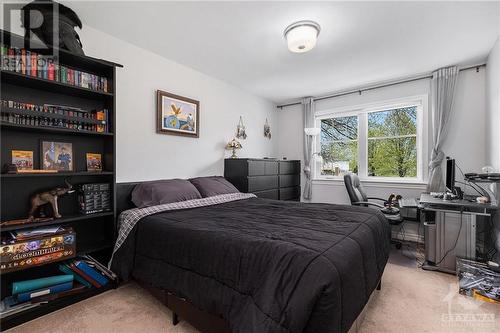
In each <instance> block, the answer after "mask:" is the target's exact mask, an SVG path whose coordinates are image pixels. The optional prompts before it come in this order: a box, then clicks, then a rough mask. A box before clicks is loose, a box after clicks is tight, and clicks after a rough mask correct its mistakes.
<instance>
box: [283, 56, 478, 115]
mask: <svg viewBox="0 0 500 333" xmlns="http://www.w3.org/2000/svg"><path fill="white" fill-rule="evenodd" d="M485 66H486V63H482V64H477V65H473V66H467V67H462V68H460V69H459V71H460V72H462V71H468V70H471V69H476V72H479V68H481V67H485ZM430 78H432V73H427V74H420V75H416V76H412V77H408V78H405V79H398V80H394V81H388V82H385V83H379V84H375V85H371V86H365V87H361V88H358V89H350V90H346V91H340V92H337V93H332V94H328V95H324V96H318V97H313V100H314V101H315V102H317V101H322V100H325V99H330V98H335V97H341V96H345V95H350V94H361V93H362V92H364V91H369V90H374V89H379V88H384V87H390V86H394V85H396V84H401V83H408V82H413V81H419V80H425V79H430ZM300 104H302V103H301V102H299V101H297V102H292V103H287V104H281V105H277V106H276V108H279V109H283V108H286V107H288V106H294V105H300Z"/></svg>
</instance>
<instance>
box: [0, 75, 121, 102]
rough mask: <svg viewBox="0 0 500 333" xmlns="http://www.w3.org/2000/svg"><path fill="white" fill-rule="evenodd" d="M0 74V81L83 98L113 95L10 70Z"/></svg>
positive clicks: (109, 96)
mask: <svg viewBox="0 0 500 333" xmlns="http://www.w3.org/2000/svg"><path fill="white" fill-rule="evenodd" d="M0 76H1V78H2V83H7V84H14V85H23V86H24V87H29V88H34V89H41V90H45V91H53V90H54V89H57V90H58V93H61V94H67V95H72V96H78V97H83V98H89V99H93V98H112V97H113V96H114V94H113V93H109V92H104V91H98V90H93V89H88V88H83V87H79V86H74V85H71V84H67V83H62V82H59V81H51V80H46V79H41V78H39V77H34V76H28V75H24V74H20V73H16V72H12V71H6V70H2V71H1V75H0Z"/></svg>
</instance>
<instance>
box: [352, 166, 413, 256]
mask: <svg viewBox="0 0 500 333" xmlns="http://www.w3.org/2000/svg"><path fill="white" fill-rule="evenodd" d="M344 184H345V188H346V190H347V194H348V195H349V199H350V200H351V205H353V206H365V207H369V206H373V207H376V208H377V209H379V210H380V212H381V213H382V214H384V216H385V217H386V218H387V221H388V222H389V224H390V225H391V226H392V225H400V224H401V223H402V222H403V218H402V217H401V214H399V209H398V208H395V207H385V206H384V205H383V204H379V203H375V202H370V201H368V200H378V201H381V202H382V203H384V202H385V201H386V200H385V199H382V198H373V197H368V196H367V195H366V192H365V190H364V188H363V186H362V185H361V182H360V181H359V177H358V175H356V174H354V173H348V174H346V175H344ZM391 244H394V245H396V248H397V249H400V248H401V242H398V241H396V240H392V239H391Z"/></svg>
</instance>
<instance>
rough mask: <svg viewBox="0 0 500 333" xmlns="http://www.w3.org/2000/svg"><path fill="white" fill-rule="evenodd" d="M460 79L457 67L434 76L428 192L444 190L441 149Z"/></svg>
mask: <svg viewBox="0 0 500 333" xmlns="http://www.w3.org/2000/svg"><path fill="white" fill-rule="evenodd" d="M457 79H458V68H457V67H456V66H452V67H447V68H440V69H438V70H437V71H435V72H434V73H433V75H432V83H431V85H432V118H431V119H432V140H433V141H432V143H433V144H432V153H431V158H430V163H429V183H428V184H427V190H428V191H429V192H437V191H443V190H444V187H445V186H444V181H443V170H442V167H441V165H442V162H443V160H444V157H445V154H444V152H443V150H442V149H441V148H442V146H443V143H444V141H445V139H446V134H447V130H448V127H449V126H448V123H449V122H450V116H451V114H452V112H453V101H454V99H455V90H456V84H457Z"/></svg>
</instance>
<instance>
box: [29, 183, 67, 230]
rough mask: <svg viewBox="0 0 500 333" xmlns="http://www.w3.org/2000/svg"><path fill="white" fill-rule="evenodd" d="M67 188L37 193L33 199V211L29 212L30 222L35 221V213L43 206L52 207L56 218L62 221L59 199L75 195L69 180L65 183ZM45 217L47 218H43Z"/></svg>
mask: <svg viewBox="0 0 500 333" xmlns="http://www.w3.org/2000/svg"><path fill="white" fill-rule="evenodd" d="M64 182H65V183H66V187H56V188H54V189H52V190H50V191H45V192H41V193H37V194H35V195H33V196H32V197H31V200H30V202H31V209H30V212H29V216H28V220H30V221H33V219H34V218H35V212H36V211H37V209H38V208H40V207H41V206H44V205H47V204H50V205H51V206H52V211H53V213H54V218H56V219H60V218H61V217H62V216H61V214H59V206H58V205H57V199H58V198H59V197H60V196H63V195H65V194H68V193H73V192H74V191H75V190H73V185H71V184H70V183H69V182H68V181H67V180H65V181H64ZM42 217H45V216H42Z"/></svg>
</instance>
